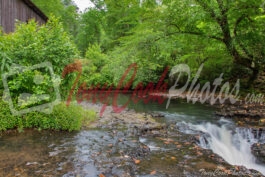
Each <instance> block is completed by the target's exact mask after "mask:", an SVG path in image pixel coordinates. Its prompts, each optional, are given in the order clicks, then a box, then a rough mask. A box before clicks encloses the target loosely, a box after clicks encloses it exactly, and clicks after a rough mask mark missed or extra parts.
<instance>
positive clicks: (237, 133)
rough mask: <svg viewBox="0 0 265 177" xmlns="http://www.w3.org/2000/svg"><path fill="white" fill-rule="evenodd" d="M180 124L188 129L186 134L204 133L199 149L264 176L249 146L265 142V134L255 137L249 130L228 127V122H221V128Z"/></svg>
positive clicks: (212, 125) (264, 169)
mask: <svg viewBox="0 0 265 177" xmlns="http://www.w3.org/2000/svg"><path fill="white" fill-rule="evenodd" d="M181 124H182V125H181V127H183V125H184V127H185V129H186V128H188V131H185V132H186V133H192V131H199V132H203V133H204V135H205V136H201V137H200V146H201V147H203V148H207V149H211V150H212V151H213V152H214V153H216V154H218V155H220V156H221V157H223V159H224V160H225V161H227V162H228V163H229V164H231V165H240V166H241V165H242V166H245V167H246V168H248V169H255V170H257V171H259V172H261V173H262V174H263V175H265V166H264V164H263V165H262V164H258V163H257V160H256V158H255V157H254V155H253V154H252V153H251V146H252V145H253V144H254V143H257V142H263V143H264V142H265V132H262V133H261V134H259V135H255V134H254V133H253V132H252V131H251V129H248V128H236V127H234V126H231V124H230V125H229V122H228V121H226V122H223V124H222V125H221V126H218V125H216V124H212V123H204V124H198V125H195V124H191V123H183V122H182V123H181ZM179 127H180V126H179ZM186 130H187V129H186Z"/></svg>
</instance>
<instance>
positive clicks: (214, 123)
mask: <svg viewBox="0 0 265 177" xmlns="http://www.w3.org/2000/svg"><path fill="white" fill-rule="evenodd" d="M130 96H131V95H119V97H118V104H124V103H125V102H127V101H128V98H129V97H130ZM85 104H91V103H85ZM128 108H129V109H134V110H135V111H136V112H153V113H154V112H155V113H156V114H158V115H159V116H158V117H157V118H156V119H157V121H159V122H161V123H165V124H167V125H168V126H167V131H166V133H167V134H166V135H165V134H163V135H161V134H160V133H159V132H157V133H156V132H155V131H152V132H147V133H146V134H137V133H134V132H133V131H134V130H131V129H124V130H123V129H102V128H99V129H90V130H82V131H80V132H72V133H68V132H55V131H40V132H39V131H32V130H25V131H24V133H11V134H5V135H2V136H1V137H0V150H1V151H0V176H64V177H71V176H73V177H77V176H80V177H83V176H84V177H96V176H98V175H100V174H104V175H105V176H118V177H122V176H126V175H127V176H139V177H147V176H161V177H162V176H207V174H208V176H209V174H211V172H214V171H216V170H220V171H217V172H219V174H220V173H221V170H223V169H222V168H229V167H231V166H230V165H229V164H228V163H230V164H232V165H243V166H246V167H248V168H256V170H258V171H260V172H261V173H263V174H265V171H264V169H265V165H264V164H258V163H259V162H257V160H256V159H255V158H254V156H251V152H250V145H251V144H253V143H256V142H260V143H262V142H263V143H264V141H265V134H264V135H263V134H259V136H258V137H257V136H254V135H253V134H252V133H251V131H249V130H248V129H241V128H236V126H235V124H234V123H233V122H232V121H230V120H225V119H221V118H216V117H215V116H214V111H215V108H214V107H211V106H209V105H201V104H189V103H186V102H185V100H171V104H170V106H169V108H168V109H166V101H165V102H164V103H163V104H158V103H156V102H149V103H147V104H145V103H143V102H138V103H137V104H133V103H132V102H131V103H130V104H129V105H128ZM232 130H236V131H232ZM246 132H248V134H247V135H246ZM196 136H198V138H197V143H196V144H194V143H192V142H193V141H194V137H196ZM237 140H238V141H237ZM218 147H219V148H218ZM146 149H148V151H149V152H148V153H146V152H145V150H146ZM139 150H141V151H139ZM138 151H139V152H138ZM136 152H137V153H136ZM213 152H214V153H213ZM229 153H234V155H235V156H234V157H231V156H230V155H229ZM235 153H237V154H235ZM242 153H245V156H250V157H249V158H247V160H246V159H241V160H240V158H241V156H242ZM246 153H247V154H246ZM220 156H222V157H223V158H224V160H223V159H222V158H219V157H220ZM226 156H227V157H228V158H227V157H226ZM243 157H244V154H243ZM128 158H129V159H131V161H128ZM226 158H227V159H226ZM229 158H232V160H230V159H229ZM237 158H239V159H238V160H239V163H238V161H237V160H236V159H237ZM136 159H141V163H139V164H135V163H134V160H136ZM233 159H234V161H233ZM227 162H228V163H227ZM220 166H221V167H220ZM263 167H264V168H263ZM223 171H224V170H223ZM207 172H208V173H207ZM212 174H213V173H212ZM259 175H260V174H259ZM257 176H258V175H257Z"/></svg>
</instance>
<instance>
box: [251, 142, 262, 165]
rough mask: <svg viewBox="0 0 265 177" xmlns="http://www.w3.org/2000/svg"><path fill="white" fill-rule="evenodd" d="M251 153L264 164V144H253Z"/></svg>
mask: <svg viewBox="0 0 265 177" xmlns="http://www.w3.org/2000/svg"><path fill="white" fill-rule="evenodd" d="M251 151H252V153H253V154H254V155H255V156H256V158H257V159H258V160H259V161H261V162H263V163H265V144H260V143H255V144H253V145H252V147H251Z"/></svg>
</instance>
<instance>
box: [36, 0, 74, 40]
mask: <svg viewBox="0 0 265 177" xmlns="http://www.w3.org/2000/svg"><path fill="white" fill-rule="evenodd" d="M32 1H33V2H34V4H36V5H37V7H39V8H40V9H41V10H42V11H43V12H44V13H45V14H46V15H47V16H48V17H49V18H53V16H55V17H56V18H58V19H59V20H60V22H62V25H63V27H64V30H65V31H67V32H69V33H70V34H71V35H72V36H76V32H77V28H78V24H77V19H78V14H77V9H78V8H77V7H76V5H75V4H74V3H73V2H72V1H71V0H45V1H43V0H32Z"/></svg>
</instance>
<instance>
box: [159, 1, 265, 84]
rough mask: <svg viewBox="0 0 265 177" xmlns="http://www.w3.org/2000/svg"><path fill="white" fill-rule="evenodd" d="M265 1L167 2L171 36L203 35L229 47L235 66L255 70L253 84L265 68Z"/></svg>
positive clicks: (167, 25) (250, 80)
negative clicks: (264, 4) (263, 2)
mask: <svg viewBox="0 0 265 177" xmlns="http://www.w3.org/2000/svg"><path fill="white" fill-rule="evenodd" d="M261 4H262V0H257V1H256V0H251V1H245V0H239V1H230V0H210V1H203V0H189V1H164V5H166V6H167V11H166V16H165V17H166V19H167V21H166V27H167V28H166V29H167V35H168V36H172V35H189V36H199V37H200V38H201V39H211V40H214V41H216V42H218V43H220V44H222V45H224V47H225V48H226V50H227V52H228V53H229V55H230V56H231V57H232V59H233V62H234V65H240V66H241V67H245V68H247V69H249V70H250V71H251V76H250V77H249V81H248V85H249V86H251V84H252V83H253V81H254V80H255V79H256V77H257V75H258V73H259V71H260V70H261V69H262V68H264V59H263V57H264V52H265V51H264V48H262V47H261V46H263V45H264V39H265V36H264V28H263V27H262V26H264V23H265V22H264V20H262V19H264V17H265V16H264V9H262V8H261Z"/></svg>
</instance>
